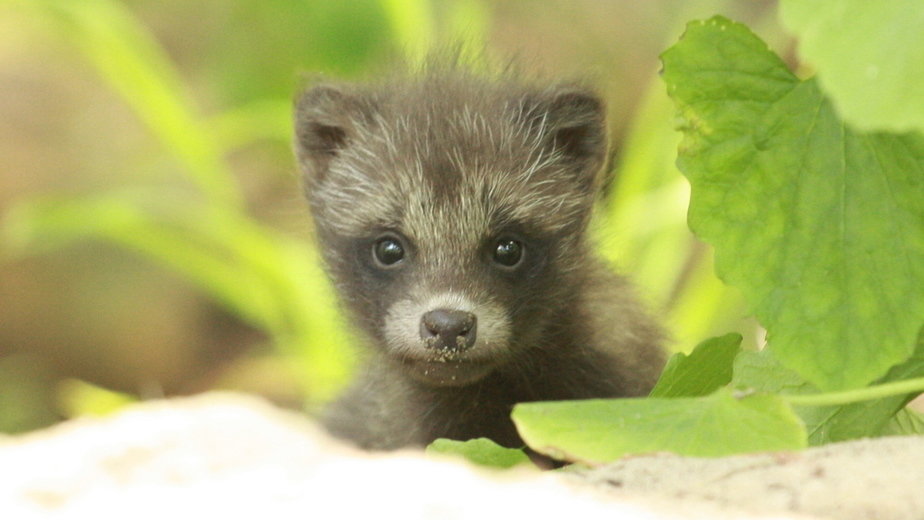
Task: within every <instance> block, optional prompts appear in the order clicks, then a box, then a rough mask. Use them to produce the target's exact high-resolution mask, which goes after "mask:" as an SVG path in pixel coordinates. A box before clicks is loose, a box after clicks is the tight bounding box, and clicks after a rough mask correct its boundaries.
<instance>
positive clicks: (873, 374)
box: [663, 18, 924, 390]
mask: <svg viewBox="0 0 924 520" xmlns="http://www.w3.org/2000/svg"><path fill="white" fill-rule="evenodd" d="M663 62H664V80H665V81H666V83H667V85H668V92H669V93H670V95H671V97H672V98H673V99H674V101H675V103H676V104H677V107H678V108H679V110H680V113H681V116H682V118H683V120H684V124H683V127H682V130H683V133H684V139H683V142H682V144H681V147H680V155H679V159H678V164H679V166H680V169H681V171H682V172H683V173H684V174H685V175H686V176H687V178H688V179H689V180H690V184H691V186H692V195H691V202H690V213H689V223H690V227H691V228H692V229H693V231H694V232H695V233H696V234H697V235H698V236H699V237H701V238H702V239H703V240H705V241H707V242H709V243H710V244H712V245H713V246H715V250H716V271H717V273H718V275H719V277H720V278H722V279H723V280H724V281H725V282H727V283H729V284H731V285H735V286H738V287H740V288H741V290H742V292H743V293H744V295H745V297H746V298H747V299H748V300H749V302H750V304H751V306H752V308H753V311H754V313H755V315H756V316H757V318H758V319H759V320H760V322H761V323H762V324H763V325H764V326H765V327H766V328H767V331H768V342H769V348H770V349H771V350H773V351H774V353H775V355H776V357H777V359H779V361H780V362H782V363H783V365H784V366H786V367H787V368H790V369H792V370H794V371H796V372H797V373H799V374H800V375H801V376H802V377H803V378H805V379H806V380H808V381H810V382H811V383H813V384H814V385H816V386H817V387H819V388H821V389H824V390H835V389H844V388H852V387H858V386H863V385H865V384H867V383H869V382H870V381H872V380H874V379H877V378H879V377H882V376H883V374H885V372H886V371H887V370H888V369H889V368H890V367H891V366H893V365H896V364H898V363H901V362H902V361H904V360H906V359H908V357H909V356H910V355H911V352H912V350H913V347H914V340H915V336H916V334H917V330H918V328H919V327H920V325H921V317H922V316H924V140H922V139H921V138H920V137H919V136H915V135H905V136H896V135H884V134H876V135H859V134H857V133H855V132H853V131H851V130H850V129H849V128H847V127H846V126H845V125H844V124H843V123H842V122H840V121H839V120H838V119H837V117H836V115H835V113H834V110H833V108H832V107H831V105H830V103H829V102H828V101H827V100H825V99H824V97H823V96H822V95H821V93H820V92H819V90H818V87H817V86H816V84H815V83H814V81H806V82H800V81H798V79H796V78H795V76H793V75H792V74H791V73H790V72H789V71H788V70H787V69H786V67H785V65H784V64H783V62H782V61H781V60H780V59H779V58H778V57H777V56H776V55H774V54H773V53H772V52H770V51H769V50H768V49H767V47H766V45H765V44H764V43H763V42H761V41H760V39H758V38H757V37H756V36H754V34H752V33H751V32H750V31H749V30H748V29H747V28H746V27H744V26H743V25H740V24H735V23H732V22H729V21H728V20H725V19H723V18H714V19H712V20H710V21H708V22H694V23H691V24H690V25H689V26H688V28H687V32H686V34H685V35H684V38H683V39H682V40H681V41H680V42H679V43H678V44H676V45H675V46H674V47H672V48H671V49H669V50H668V51H667V52H665V53H664V55H663Z"/></svg>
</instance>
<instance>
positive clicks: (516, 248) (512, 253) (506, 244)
mask: <svg viewBox="0 0 924 520" xmlns="http://www.w3.org/2000/svg"><path fill="white" fill-rule="evenodd" d="M493 258H494V261H495V262H497V263H498V264H500V265H502V266H504V267H513V266H515V265H517V264H518V263H520V260H521V259H522V258H523V244H521V243H520V242H518V241H516V240H511V239H506V238H505V239H501V240H498V241H497V243H495V244H494V251H493Z"/></svg>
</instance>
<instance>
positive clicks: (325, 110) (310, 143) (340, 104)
mask: <svg viewBox="0 0 924 520" xmlns="http://www.w3.org/2000/svg"><path fill="white" fill-rule="evenodd" d="M370 113H371V110H370V107H369V106H368V104H367V103H366V102H365V101H364V99H363V98H362V97H361V96H360V95H359V94H356V93H353V92H350V91H348V90H347V89H346V88H344V87H340V86H336V85H329V84H325V85H318V86H315V87H313V88H311V89H309V90H307V91H305V92H304V93H303V94H302V95H301V96H299V98H298V100H297V101H296V103H295V154H296V156H297V157H298V163H299V167H300V168H301V171H302V175H304V176H305V180H307V181H308V182H310V183H315V182H319V181H321V180H323V178H324V176H325V175H326V174H327V171H328V169H329V167H330V162H331V160H333V159H334V158H336V157H337V156H338V155H339V154H340V153H341V152H342V151H343V149H344V148H346V147H347V146H348V145H349V143H350V141H351V140H352V139H353V138H354V137H355V134H356V131H357V128H358V127H359V125H361V124H363V122H364V120H366V119H368V118H369V115H370Z"/></svg>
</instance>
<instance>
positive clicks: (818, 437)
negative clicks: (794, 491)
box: [732, 329, 924, 445]
mask: <svg viewBox="0 0 924 520" xmlns="http://www.w3.org/2000/svg"><path fill="white" fill-rule="evenodd" d="M922 376H924V329H922V331H921V334H920V335H919V337H918V346H917V348H916V349H915V352H914V355H912V356H911V358H909V359H908V360H906V361H905V362H904V363H901V364H899V365H897V366H895V367H892V369H891V370H889V372H888V373H887V374H886V375H885V377H883V378H881V379H880V380H878V381H876V383H877V384H878V383H888V382H894V381H903V380H907V379H912V378H917V377H922ZM732 386H733V387H735V388H737V389H740V390H746V391H759V392H772V393H778V394H815V393H817V392H818V390H817V388H815V387H814V386H812V385H811V384H810V383H808V382H806V381H805V380H804V379H802V378H801V377H799V375H798V374H796V373H795V372H793V371H791V370H789V369H787V368H785V367H783V366H782V365H781V364H780V362H779V361H777V360H776V359H775V358H774V356H773V353H772V352H769V351H763V352H742V353H741V354H740V355H739V356H738V358H737V359H735V369H734V377H733V381H732ZM915 395H917V394H916V393H911V394H900V395H895V396H891V397H885V398H881V399H871V400H864V401H858V402H854V403H850V404H845V405H841V406H821V407H806V406H794V407H793V408H794V410H795V411H796V413H798V414H799V417H801V418H802V420H803V422H804V423H805V429H806V432H807V434H808V440H809V444H812V445H821V444H827V443H830V442H839V441H846V440H850V439H859V438H863V437H875V436H878V435H882V434H885V433H888V432H889V431H891V430H889V429H888V428H889V425H896V424H897V425H899V426H901V425H904V424H907V423H910V420H909V419H908V418H907V417H904V416H903V417H904V419H905V421H904V422H896V421H897V420H896V419H895V415H896V413H900V411H901V409H902V408H903V407H904V406H905V405H906V404H907V403H908V401H910V400H911V399H913V398H914V397H915Z"/></svg>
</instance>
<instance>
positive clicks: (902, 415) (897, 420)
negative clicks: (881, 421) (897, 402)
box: [882, 408, 924, 435]
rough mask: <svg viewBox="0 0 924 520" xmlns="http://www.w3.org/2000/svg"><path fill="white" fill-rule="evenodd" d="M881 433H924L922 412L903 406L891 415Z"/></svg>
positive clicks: (923, 415)
mask: <svg viewBox="0 0 924 520" xmlns="http://www.w3.org/2000/svg"><path fill="white" fill-rule="evenodd" d="M882 434H883V435H924V414H922V413H921V412H917V411H914V410H909V409H908V408H903V409H901V410H899V411H898V413H897V414H895V416H894V417H892V420H891V421H889V423H888V424H886V427H885V428H884V429H883V431H882Z"/></svg>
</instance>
